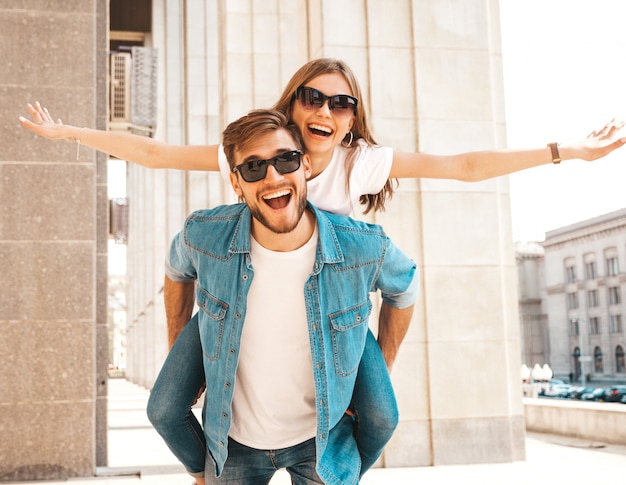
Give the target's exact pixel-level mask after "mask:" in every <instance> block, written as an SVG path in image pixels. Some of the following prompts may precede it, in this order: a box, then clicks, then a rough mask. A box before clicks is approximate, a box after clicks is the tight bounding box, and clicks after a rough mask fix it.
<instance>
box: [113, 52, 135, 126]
mask: <svg viewBox="0 0 626 485" xmlns="http://www.w3.org/2000/svg"><path fill="white" fill-rule="evenodd" d="M131 62H132V58H131V55H130V53H126V52H116V53H115V54H111V88H110V101H111V105H110V113H111V123H130V75H131V73H130V69H131Z"/></svg>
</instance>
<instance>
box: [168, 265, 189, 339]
mask: <svg viewBox="0 0 626 485" xmlns="http://www.w3.org/2000/svg"><path fill="white" fill-rule="evenodd" d="M194 285H195V283H194V282H189V283H178V282H176V281H173V280H171V279H170V278H168V277H167V276H166V277H165V282H164V284H163V297H164V299H165V315H166V317H167V340H168V343H169V348H170V349H171V348H172V345H174V342H175V341H176V339H177V338H178V336H179V335H180V332H182V331H183V328H185V325H187V322H189V320H190V319H191V313H192V312H193V304H194Z"/></svg>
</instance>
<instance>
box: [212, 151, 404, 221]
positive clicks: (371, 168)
mask: <svg viewBox="0 0 626 485" xmlns="http://www.w3.org/2000/svg"><path fill="white" fill-rule="evenodd" d="M355 145H356V147H353V148H346V147H344V146H341V145H338V146H337V147H336V148H335V151H334V152H333V158H332V159H331V161H330V163H329V164H328V166H327V167H326V168H325V169H324V171H323V172H322V173H320V174H319V175H318V176H317V177H315V178H313V179H311V180H309V181H308V183H307V199H308V200H309V201H311V203H313V205H315V206H316V207H317V208H318V209H322V210H325V211H328V212H332V213H334V214H343V215H350V214H352V213H353V212H360V211H359V205H360V204H359V198H360V197H361V195H364V194H377V193H378V192H380V191H381V190H382V188H383V187H384V186H385V183H386V182H387V179H388V178H389V173H390V172H391V162H392V160H393V149H392V148H390V147H380V146H369V145H368V144H367V143H365V142H364V141H363V140H358V141H356V142H355ZM352 150H357V151H358V153H357V155H356V160H355V162H354V166H353V168H352V171H351V172H350V184H349V190H348V185H347V184H346V160H347V158H348V156H349V155H350V154H351V153H352ZM218 160H219V166H220V172H221V173H222V177H224V179H225V180H226V181H228V180H229V173H230V168H229V166H228V161H227V160H226V155H225V154H224V149H223V148H222V146H221V145H220V149H219V157H218Z"/></svg>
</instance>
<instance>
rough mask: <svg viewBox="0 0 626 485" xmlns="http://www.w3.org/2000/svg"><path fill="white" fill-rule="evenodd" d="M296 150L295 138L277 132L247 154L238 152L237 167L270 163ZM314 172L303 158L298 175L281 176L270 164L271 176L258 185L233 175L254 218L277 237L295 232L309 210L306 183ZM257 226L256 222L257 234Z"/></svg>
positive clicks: (261, 139) (236, 185)
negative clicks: (264, 162) (247, 163)
mask: <svg viewBox="0 0 626 485" xmlns="http://www.w3.org/2000/svg"><path fill="white" fill-rule="evenodd" d="M295 149H296V144H295V143H294V141H293V138H292V137H291V135H290V134H289V132H287V131H286V130H277V131H274V132H272V133H268V134H266V135H263V136H261V137H258V138H255V140H254V142H253V143H251V144H250V145H249V146H248V147H246V148H245V149H244V150H243V151H236V152H235V166H237V165H239V164H241V163H244V162H249V161H255V160H268V159H271V158H273V157H275V156H276V155H279V154H281V153H284V152H289V151H292V150H295ZM310 173H311V167H310V162H309V158H308V157H307V156H306V155H302V163H301V165H300V168H299V169H298V170H296V171H295V172H291V173H287V174H280V173H279V172H278V171H277V170H276V168H275V167H274V166H272V165H270V164H268V166H267V175H266V176H265V178H263V179H262V180H259V181H258V182H246V181H245V180H244V179H243V178H242V176H241V174H240V173H239V172H235V173H231V174H230V180H231V183H232V185H233V189H234V190H235V192H236V193H237V195H239V196H240V197H242V198H243V200H244V201H245V202H246V204H247V205H248V207H249V208H250V212H251V213H252V217H253V218H254V219H255V220H257V221H258V222H259V223H260V224H262V225H263V226H264V227H265V228H267V229H269V230H270V231H271V232H272V233H275V234H285V233H290V232H292V231H293V230H294V229H295V228H296V226H297V225H298V223H299V222H300V220H301V218H302V214H303V212H304V210H305V208H306V196H307V191H306V180H307V178H308V177H309V175H310ZM254 227H255V223H254V220H253V232H254Z"/></svg>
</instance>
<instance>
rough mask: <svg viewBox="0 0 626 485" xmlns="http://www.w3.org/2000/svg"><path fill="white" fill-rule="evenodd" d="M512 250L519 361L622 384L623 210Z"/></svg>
mask: <svg viewBox="0 0 626 485" xmlns="http://www.w3.org/2000/svg"><path fill="white" fill-rule="evenodd" d="M540 244H541V248H542V249H543V251H529V250H528V247H518V251H517V255H518V256H517V262H518V272H519V277H520V322H521V328H522V332H521V333H522V361H523V362H524V363H526V365H528V366H529V367H532V365H534V364H535V363H539V364H540V365H541V364H543V363H548V364H549V365H550V367H551V368H552V370H553V372H554V374H555V376H558V377H561V378H564V379H566V380H567V379H572V380H574V381H582V380H583V379H582V377H583V376H584V378H585V381H586V382H588V383H589V382H591V383H592V384H593V383H594V382H595V383H597V384H598V385H601V384H602V383H604V382H624V381H626V367H625V361H624V351H625V350H626V333H625V331H624V318H625V316H626V304H625V302H624V297H626V209H621V210H619V211H615V212H611V213H609V214H605V215H602V216H599V217H595V218H592V219H589V220H586V221H582V222H579V223H576V224H572V225H569V226H566V227H563V228H560V229H556V230H553V231H550V232H548V233H547V234H546V239H545V241H543V242H542V243H540Z"/></svg>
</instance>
